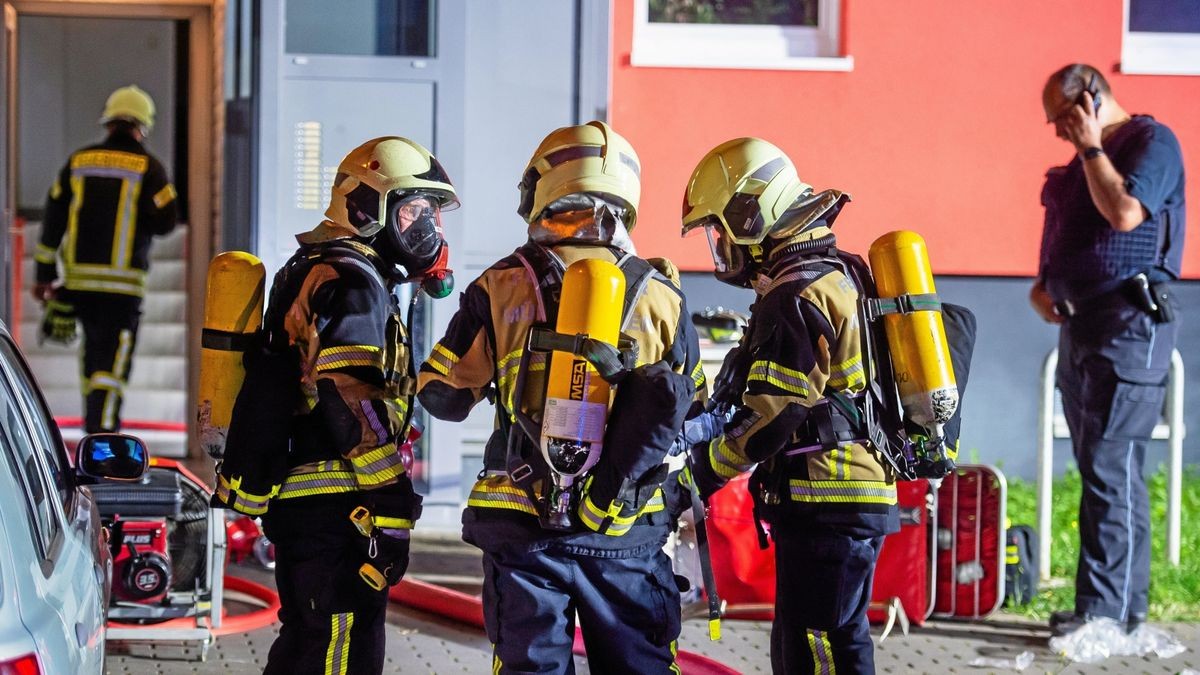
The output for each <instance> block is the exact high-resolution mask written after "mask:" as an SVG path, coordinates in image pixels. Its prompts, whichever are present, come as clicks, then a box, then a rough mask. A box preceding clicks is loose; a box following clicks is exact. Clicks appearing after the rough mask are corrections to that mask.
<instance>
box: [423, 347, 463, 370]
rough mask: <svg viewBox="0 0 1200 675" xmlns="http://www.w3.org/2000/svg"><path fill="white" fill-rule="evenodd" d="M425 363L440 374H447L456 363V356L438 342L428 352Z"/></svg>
mask: <svg viewBox="0 0 1200 675" xmlns="http://www.w3.org/2000/svg"><path fill="white" fill-rule="evenodd" d="M426 363H428V364H429V367H431V368H433V369H434V370H436V371H437V372H439V373H441V374H442V375H449V374H450V369H451V368H453V367H454V364H456V363H458V356H457V355H456V354H455V353H454V352H452V351H450V350H449V349H446V347H444V346H443V345H442V343H440V342H439V343H437V344H435V345H434V346H433V351H432V352H431V353H430V354H429V359H428V360H426Z"/></svg>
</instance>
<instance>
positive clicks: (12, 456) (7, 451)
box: [0, 369, 61, 559]
mask: <svg viewBox="0 0 1200 675" xmlns="http://www.w3.org/2000/svg"><path fill="white" fill-rule="evenodd" d="M7 374H8V372H7V369H5V372H4V377H0V444H3V445H4V455H5V458H6V459H7V460H8V462H9V464H10V465H11V466H12V469H13V473H15V474H16V475H17V478H18V480H19V481H20V482H21V484H22V485H23V486H24V488H25V500H26V503H27V505H28V507H29V517H30V520H31V523H30V524H31V525H32V527H31V528H30V529H31V530H32V531H33V533H34V539H35V541H34V544H35V545H36V546H37V548H38V550H39V551H41V554H42V557H43V559H44V558H47V557H49V552H50V545H51V543H52V542H53V541H54V537H55V536H56V535H57V534H58V532H59V528H60V527H61V523H60V521H59V516H58V513H57V512H56V511H55V506H54V502H55V499H54V495H55V491H54V489H53V487H51V484H50V478H49V476H48V475H46V472H45V469H44V468H43V467H42V465H41V463H40V462H39V460H38V450H37V446H36V444H35V442H34V440H33V436H32V435H31V434H30V433H29V428H28V427H27V426H26V424H25V416H24V415H22V414H21V410H20V408H19V407H18V406H19V405H20V402H19V400H18V399H17V397H16V395H15V392H14V390H13V387H12V383H11V382H10V381H9V378H8V377H7Z"/></svg>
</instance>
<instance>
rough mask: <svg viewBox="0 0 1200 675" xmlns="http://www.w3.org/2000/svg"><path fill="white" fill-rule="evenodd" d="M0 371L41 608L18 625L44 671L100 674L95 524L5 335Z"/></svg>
mask: <svg viewBox="0 0 1200 675" xmlns="http://www.w3.org/2000/svg"><path fill="white" fill-rule="evenodd" d="M0 371H2V374H3V377H0V380H2V382H0V388H2V389H3V395H2V396H0V398H2V399H3V402H0V433H3V435H4V442H5V443H6V445H8V447H9V449H10V452H11V453H12V454H13V455H15V458H16V462H17V464H18V465H19V467H20V469H21V471H19V473H20V479H21V480H22V481H23V482H24V483H25V487H26V494H27V498H28V500H29V502H30V505H31V506H32V512H33V515H34V524H35V526H36V528H35V532H34V535H35V540H36V541H35V547H34V548H35V550H36V551H37V553H38V556H37V557H38V560H36V561H30V564H29V567H30V569H29V575H28V578H29V579H30V582H31V584H32V586H33V590H34V591H35V593H36V596H37V597H38V598H39V599H41V600H42V602H32V603H30V602H22V603H21V616H22V620H23V621H24V622H25V624H26V626H27V627H29V628H30V630H31V632H33V633H34V635H35V636H36V637H37V639H38V642H39V643H44V644H39V651H41V655H42V657H43V658H44V659H45V660H46V666H47V671H48V672H64V673H67V672H70V673H99V672H100V669H101V662H102V660H103V647H104V644H103V635H104V632H103V631H104V606H103V603H102V598H101V591H100V588H101V585H100V583H99V579H98V576H97V571H96V564H97V562H96V555H95V553H94V552H93V542H92V541H91V539H90V538H91V537H93V536H94V530H93V529H92V528H94V527H95V525H94V524H93V523H91V522H90V520H91V518H90V517H88V514H86V513H85V514H80V513H79V510H78V509H77V508H76V506H77V504H76V500H77V497H76V495H75V490H74V482H73V480H72V478H71V473H70V472H71V468H70V466H69V465H68V464H67V463H66V456H65V453H64V451H63V448H62V446H61V441H60V440H59V436H58V434H57V431H56V429H55V428H54V427H53V426H52V425H53V422H52V421H51V420H50V418H49V414H48V411H47V410H46V406H45V403H44V401H43V400H42V397H41V395H40V393H39V392H38V391H37V389H36V384H35V383H34V381H33V378H32V377H31V376H30V374H29V371H28V369H27V368H26V366H25V363H24V360H23V359H22V358H21V357H20V355H19V353H18V352H17V349H16V346H15V345H14V344H13V343H12V341H11V339H10V338H9V337H8V336H7V335H3V336H2V337H0ZM68 514H70V515H71V520H68V518H67V515H68ZM81 516H82V517H81Z"/></svg>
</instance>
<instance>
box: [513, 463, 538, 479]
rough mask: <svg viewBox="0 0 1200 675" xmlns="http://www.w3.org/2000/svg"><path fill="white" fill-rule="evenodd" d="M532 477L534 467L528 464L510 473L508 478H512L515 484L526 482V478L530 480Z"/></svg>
mask: <svg viewBox="0 0 1200 675" xmlns="http://www.w3.org/2000/svg"><path fill="white" fill-rule="evenodd" d="M532 475H533V467H532V466H529V464H527V463H526V464H522V465H521V466H518V467H516V468H515V469H513V470H511V471H509V472H508V477H509V478H511V479H512V480H513V482H514V483H521V482H524V480H525V479H526V478H529V477H530V476H532Z"/></svg>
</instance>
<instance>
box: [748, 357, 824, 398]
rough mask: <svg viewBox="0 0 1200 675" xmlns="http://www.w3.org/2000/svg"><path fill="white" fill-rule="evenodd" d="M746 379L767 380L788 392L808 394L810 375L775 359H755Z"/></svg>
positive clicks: (750, 380) (805, 395) (800, 394)
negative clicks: (780, 363)
mask: <svg viewBox="0 0 1200 675" xmlns="http://www.w3.org/2000/svg"><path fill="white" fill-rule="evenodd" d="M746 380H747V381H748V382H754V381H756V380H757V381H760V382H766V383H768V384H770V385H772V386H774V387H777V388H779V389H782V390H783V391H786V392H788V393H791V394H796V395H797V396H804V397H807V396H808V391H809V389H808V376H807V375H805V374H804V373H802V372H800V371H798V370H792V369H791V368H787V367H785V366H781V365H779V364H778V363H775V362H774V361H755V362H754V363H753V364H751V365H750V375H749V376H748V377H747V378H746Z"/></svg>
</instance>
